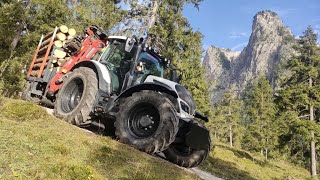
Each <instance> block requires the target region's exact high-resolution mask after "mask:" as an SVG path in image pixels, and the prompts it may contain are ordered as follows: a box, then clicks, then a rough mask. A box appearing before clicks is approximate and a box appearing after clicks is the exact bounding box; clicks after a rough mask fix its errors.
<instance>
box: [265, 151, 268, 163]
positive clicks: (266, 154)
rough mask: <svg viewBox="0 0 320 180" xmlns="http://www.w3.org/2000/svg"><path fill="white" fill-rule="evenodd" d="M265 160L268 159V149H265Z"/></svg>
mask: <svg viewBox="0 0 320 180" xmlns="http://www.w3.org/2000/svg"><path fill="white" fill-rule="evenodd" d="M265 160H266V161H268V149H265Z"/></svg>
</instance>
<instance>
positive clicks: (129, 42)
mask: <svg viewBox="0 0 320 180" xmlns="http://www.w3.org/2000/svg"><path fill="white" fill-rule="evenodd" d="M136 42H137V40H136V38H135V37H132V38H128V39H127V41H126V46H125V48H124V50H125V51H126V52H131V50H132V48H133V46H134V43H136Z"/></svg>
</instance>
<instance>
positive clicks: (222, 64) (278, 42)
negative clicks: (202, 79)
mask: <svg viewBox="0 0 320 180" xmlns="http://www.w3.org/2000/svg"><path fill="white" fill-rule="evenodd" d="M293 43H294V38H293V36H292V34H291V32H290V30H289V29H288V28H287V27H286V26H285V25H284V23H283V22H282V20H281V19H280V18H279V16H278V15H277V14H276V13H274V12H272V11H269V10H266V11H261V12H258V13H257V14H256V15H255V16H254V18H253V25H252V33H251V35H250V38H249V42H248V45H247V46H246V47H245V48H244V49H243V50H242V51H241V52H233V51H231V50H229V49H223V48H218V47H213V46H210V47H209V48H208V50H207V53H206V56H205V58H204V66H205V67H206V75H207V79H208V80H209V81H213V82H214V83H213V84H214V85H213V86H212V91H213V95H212V100H213V102H216V101H217V100H219V99H220V98H221V95H222V94H223V93H224V91H225V90H227V89H229V88H230V87H231V86H235V87H236V88H237V90H236V91H238V92H241V91H242V90H243V89H244V88H245V86H246V85H247V84H248V83H249V82H250V81H251V80H252V79H254V78H256V77H257V76H259V75H266V76H267V77H268V78H269V80H270V82H272V83H273V86H276V84H277V81H276V79H275V76H276V75H277V74H278V72H276V69H277V67H278V66H279V64H280V62H281V61H285V60H287V59H289V58H290V56H291V54H292V52H293V48H292V45H293Z"/></svg>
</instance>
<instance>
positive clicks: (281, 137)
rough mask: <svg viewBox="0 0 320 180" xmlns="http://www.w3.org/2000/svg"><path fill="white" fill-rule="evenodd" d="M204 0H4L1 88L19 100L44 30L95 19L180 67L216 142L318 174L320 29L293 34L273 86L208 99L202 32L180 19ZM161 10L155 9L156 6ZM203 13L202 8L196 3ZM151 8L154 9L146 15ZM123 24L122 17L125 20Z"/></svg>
mask: <svg viewBox="0 0 320 180" xmlns="http://www.w3.org/2000/svg"><path fill="white" fill-rule="evenodd" d="M201 1H202V0H150V1H148V2H145V3H143V4H139V1H138V0H126V1H125V2H126V3H128V4H130V5H131V8H130V10H124V9H122V8H120V5H119V4H120V1H116V0H90V1H89V0H62V1H61V0H32V1H31V0H3V1H1V2H0V32H1V34H0V92H1V94H2V95H3V96H6V97H11V98H19V95H20V94H21V91H22V90H23V89H24V86H25V79H24V78H25V74H24V70H25V69H26V68H27V67H28V65H29V63H30V61H31V59H32V57H33V54H34V51H35V48H36V46H37V44H38V41H39V39H40V36H41V34H45V33H47V32H49V31H52V29H53V28H54V27H55V26H59V25H62V24H64V25H67V26H68V27H69V26H70V27H74V28H75V29H76V30H77V32H80V31H82V30H83V29H84V28H86V27H88V26H89V25H93V24H94V25H98V26H100V27H102V28H103V29H104V30H105V31H106V32H108V33H110V34H125V35H127V34H136V35H139V36H148V37H150V44H151V45H152V46H154V47H157V48H159V49H160V51H161V53H162V55H163V56H165V57H167V58H169V59H171V60H172V62H173V64H174V65H176V66H177V67H178V68H179V69H180V70H181V71H182V72H183V73H182V80H181V82H180V83H181V84H183V85H184V86H185V87H187V89H188V90H189V91H190V92H191V93H192V95H193V97H194V99H195V101H196V103H197V110H198V111H200V112H201V113H203V114H205V115H206V116H208V117H209V122H208V123H206V126H207V127H208V128H209V129H210V132H211V135H212V139H213V141H214V142H219V143H223V144H226V145H228V146H230V147H236V148H240V149H243V150H246V151H248V152H251V153H254V154H257V155H258V156H261V157H263V158H264V160H265V161H266V162H268V161H270V160H272V159H284V160H287V161H290V162H292V163H294V164H296V165H297V166H301V167H304V168H305V169H308V170H310V174H311V175H312V176H316V174H317V172H319V169H320V166H319V163H318V162H319V160H318V158H317V157H318V156H319V155H320V144H319V140H320V125H319V121H320V108H319V107H320V47H319V45H317V42H318V41H317V34H316V33H315V31H314V30H313V29H312V28H311V27H306V30H305V31H304V33H303V35H302V36H300V37H299V38H297V39H296V43H295V45H294V47H293V48H294V49H295V50H296V52H297V53H295V54H294V55H293V57H292V58H291V59H290V60H289V61H288V62H287V63H285V64H283V65H282V66H283V68H285V69H287V70H289V71H290V73H289V76H288V78H285V79H284V80H283V82H281V88H279V89H278V90H274V89H273V88H272V87H271V85H270V81H269V80H268V79H267V78H266V77H265V76H260V77H259V78H257V79H255V80H254V81H252V82H251V83H250V84H249V85H248V86H247V87H245V90H244V91H243V92H242V93H238V92H237V91H236V90H235V89H233V88H230V89H229V90H228V92H226V93H225V94H224V95H223V97H221V100H220V101H219V102H218V103H216V104H212V103H211V102H210V90H209V86H210V83H212V82H207V81H206V78H205V71H204V67H203V66H202V61H201V58H202V53H203V51H204V50H203V49H202V38H203V36H202V34H201V32H199V31H196V30H194V29H192V27H191V25H190V24H189V22H188V19H186V18H185V17H183V15H182V10H183V8H184V5H186V4H192V5H194V6H195V8H194V10H195V11H197V8H198V6H199V3H201ZM155 7H156V8H157V9H156V11H155V12H153V11H152V10H154V9H153V8H155ZM199 11H201V9H199ZM150 13H156V16H155V18H154V19H151V22H150V21H149V19H148V17H149V15H150ZM120 22H121V23H120ZM119 23H120V24H119Z"/></svg>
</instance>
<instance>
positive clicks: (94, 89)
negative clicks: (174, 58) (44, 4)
mask: <svg viewBox="0 0 320 180" xmlns="http://www.w3.org/2000/svg"><path fill="white" fill-rule="evenodd" d="M57 31H58V28H55V30H54V31H53V32H51V33H49V34H48V35H46V36H43V37H42V38H41V40H40V42H39V45H38V47H37V50H36V53H35V55H34V58H33V60H32V63H31V65H30V68H29V71H28V73H27V82H28V83H27V88H26V91H25V92H24V93H23V98H24V99H26V100H31V101H37V102H39V101H40V103H42V104H44V105H47V106H51V107H53V108H54V115H55V116H57V117H59V118H61V119H64V120H65V121H67V122H69V123H71V124H73V125H76V126H86V125H90V124H91V123H94V122H96V121H97V119H98V120H99V122H102V123H103V124H107V125H108V126H112V127H114V135H115V137H116V138H117V139H118V140H119V141H120V142H123V143H126V144H129V145H131V146H133V147H135V148H137V149H139V150H141V151H144V152H147V153H150V154H152V153H158V152H163V154H164V155H165V157H166V158H167V159H168V160H169V161H171V162H173V163H175V164H177V165H179V166H183V167H195V166H198V165H199V164H200V163H201V162H203V161H204V160H205V159H206V157H207V155H208V153H209V152H210V149H211V146H212V145H211V139H210V136H209V131H208V130H207V129H206V128H205V127H204V126H203V125H202V124H201V123H200V122H199V121H198V119H202V120H204V121H208V119H207V118H206V117H204V116H203V115H201V114H200V113H198V112H197V111H196V105H195V102H194V100H193V98H192V96H191V94H190V92H189V91H188V90H187V89H186V88H185V87H183V86H182V85H180V84H178V83H177V81H176V79H177V78H176V77H175V70H174V69H173V68H171V67H172V66H171V65H170V61H169V60H167V59H166V58H164V57H163V56H161V55H160V54H159V53H158V52H157V51H156V50H154V49H153V48H151V47H148V46H147V44H145V43H144V41H143V40H142V39H140V40H138V39H137V38H136V37H131V38H128V37H124V36H109V37H108V36H107V35H106V33H104V32H103V31H102V30H101V29H100V28H98V27H97V26H91V27H89V28H88V29H86V30H85V31H84V34H83V35H81V36H77V37H76V38H74V39H73V40H70V41H69V42H67V43H66V44H65V46H64V49H65V51H67V52H68V54H69V55H70V56H71V58H70V59H69V60H68V61H67V62H65V63H64V64H63V65H61V66H56V65H54V64H53V60H52V56H53V54H52V52H53V51H54V48H55V47H53V41H54V39H55V34H56V33H57ZM170 69H171V72H172V76H171V78H170V80H169V79H166V78H164V76H165V70H170ZM110 122H112V123H110ZM106 128H108V127H106Z"/></svg>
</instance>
